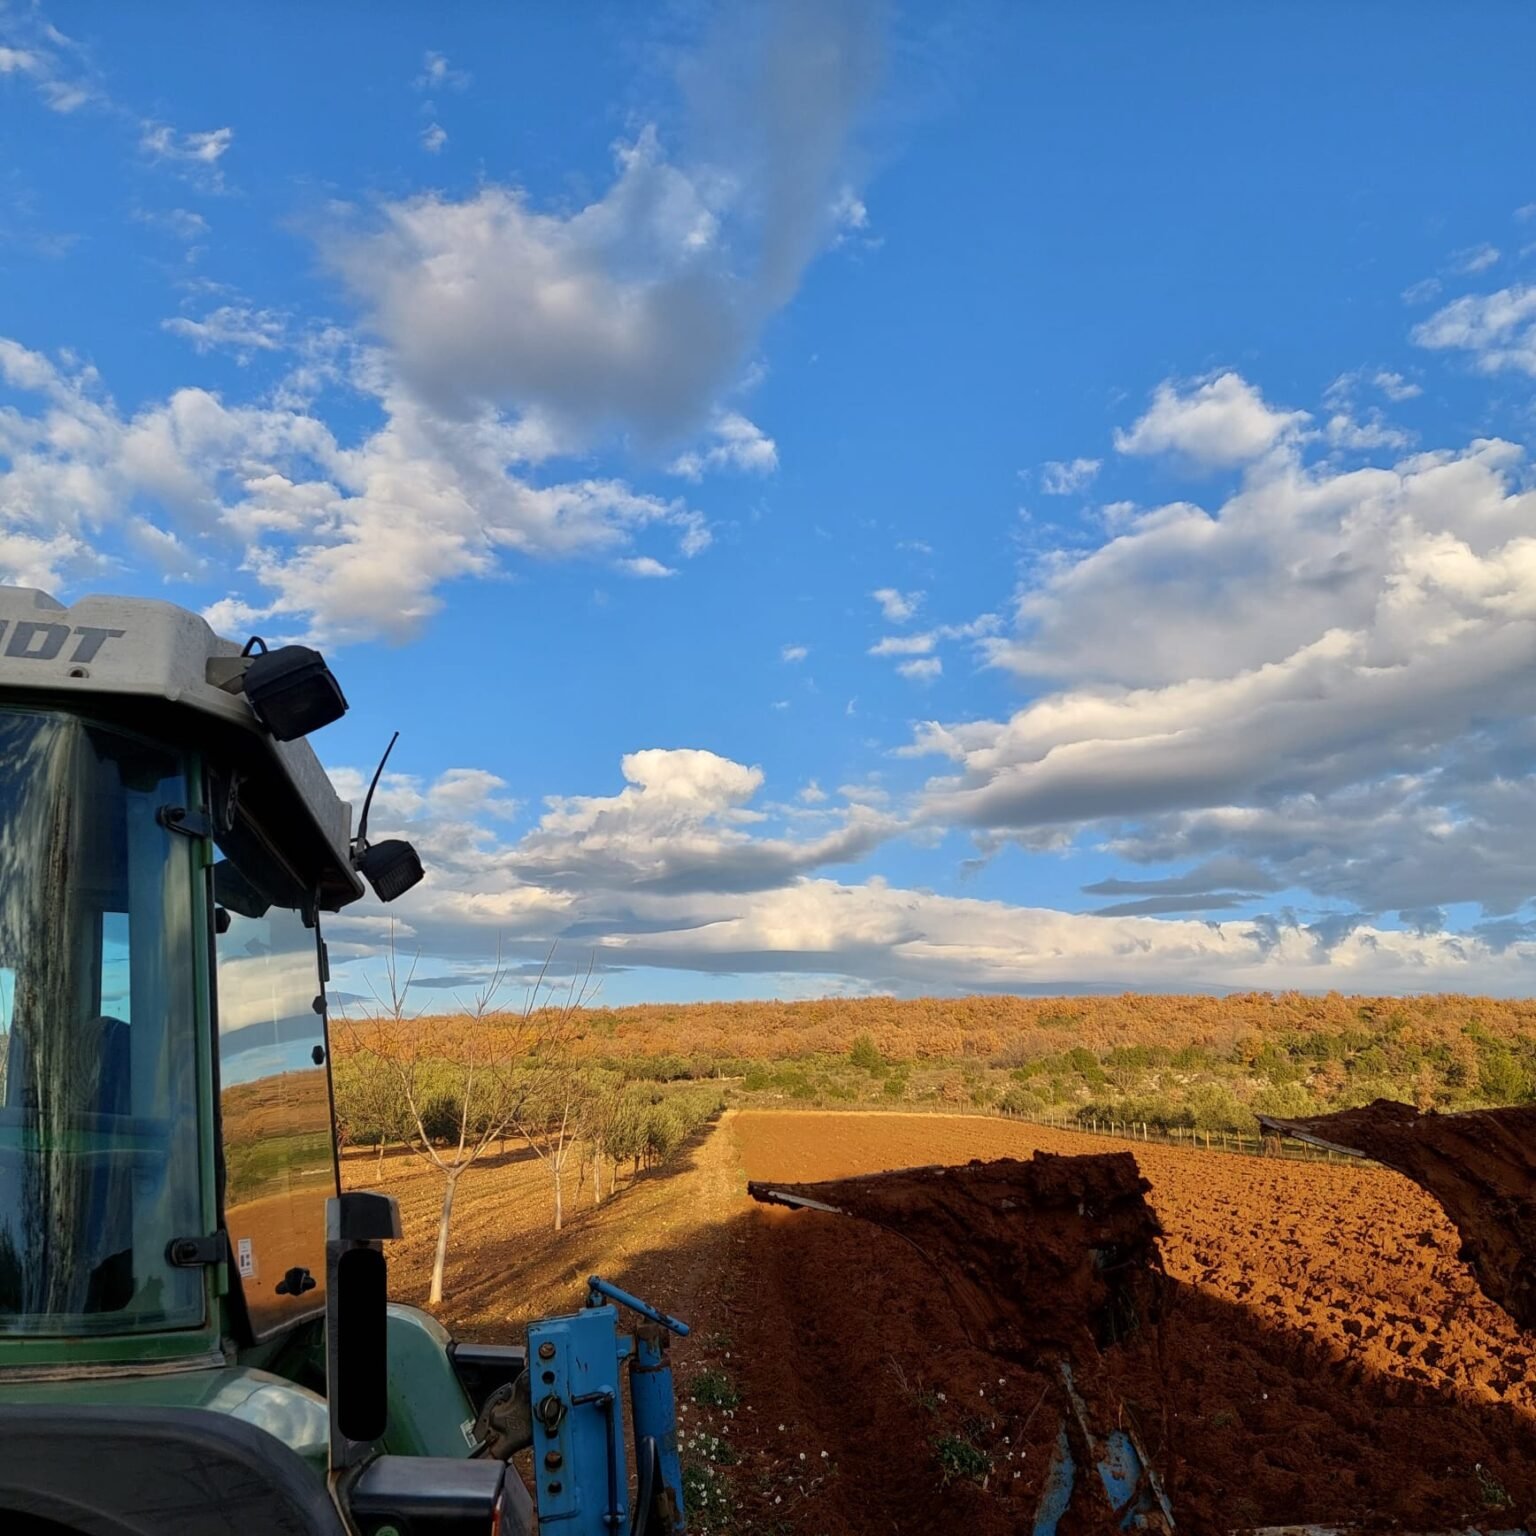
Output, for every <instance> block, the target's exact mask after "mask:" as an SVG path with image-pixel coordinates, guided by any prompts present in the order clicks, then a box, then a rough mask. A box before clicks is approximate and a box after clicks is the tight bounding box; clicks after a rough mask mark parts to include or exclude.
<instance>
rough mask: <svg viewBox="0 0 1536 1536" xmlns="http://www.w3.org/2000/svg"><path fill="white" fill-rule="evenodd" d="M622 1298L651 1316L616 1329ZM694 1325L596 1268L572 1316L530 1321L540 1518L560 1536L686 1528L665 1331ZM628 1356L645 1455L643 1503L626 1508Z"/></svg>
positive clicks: (633, 1409)
mask: <svg viewBox="0 0 1536 1536" xmlns="http://www.w3.org/2000/svg"><path fill="white" fill-rule="evenodd" d="M620 1306H623V1307H627V1308H629V1309H630V1310H631V1311H633V1312H637V1313H639V1314H640V1316H641V1317H642V1318H643V1319H644V1321H643V1322H641V1323H640V1324H639V1326H638V1327H636V1329H635V1330H634V1332H633V1333H621V1332H620V1331H619V1314H618V1308H619V1307H620ZM669 1332H670V1333H675V1334H678V1335H679V1336H680V1337H681V1336H686V1334H687V1332H688V1325H687V1324H686V1323H684V1322H680V1321H679V1320H678V1319H677V1318H675V1317H668V1316H667V1315H666V1314H665V1313H662V1312H658V1311H657V1310H656V1309H655V1308H654V1307H652V1306H650V1305H648V1304H647V1303H646V1302H643V1301H641V1300H640V1298H639V1297H638V1296H631V1295H630V1294H629V1293H628V1292H627V1291H621V1290H620V1289H619V1288H618V1287H617V1286H613V1285H609V1284H608V1282H607V1281H606V1280H604V1279H602V1278H601V1277H600V1276H598V1275H593V1276H592V1278H591V1279H590V1280H589V1281H588V1289H587V1304H586V1306H585V1307H584V1308H583V1310H582V1311H580V1312H575V1313H572V1314H570V1315H569V1316H566V1317H547V1318H544V1319H542V1320H541V1321H539V1322H536V1323H530V1324H529V1326H528V1380H529V1387H530V1392H529V1398H530V1402H531V1404H532V1408H533V1470H534V1491H535V1497H536V1500H537V1504H538V1511H539V1523H540V1526H541V1527H546V1526H547V1527H548V1528H550V1529H551V1530H553V1531H558V1532H560V1533H561V1536H624V1533H626V1532H629V1531H631V1530H632V1531H633V1532H634V1533H635V1536H640V1533H655V1532H656V1531H657V1530H658V1525H657V1524H656V1522H655V1519H654V1517H653V1512H659V1513H660V1516H661V1520H660V1525H659V1530H660V1531H662V1532H664V1533H665V1536H681V1532H682V1531H683V1529H684V1509H683V1475H682V1465H681V1461H680V1459H679V1455H678V1444H677V1403H676V1400H675V1398H674V1395H673V1386H672V1368H671V1366H670V1365H669V1364H668V1363H667V1348H666V1335H667V1334H668V1333H669ZM625 1361H629V1362H631V1364H630V1374H629V1395H630V1413H631V1418H632V1421H633V1424H634V1440H635V1452H636V1456H637V1457H638V1458H639V1467H638V1478H637V1481H638V1484H639V1501H638V1506H637V1509H636V1516H635V1521H634V1524H633V1526H631V1524H630V1514H629V1467H628V1460H627V1456H626V1451H625V1444H624V1404H623V1399H622V1397H621V1395H620V1384H621V1381H622V1378H623V1373H624V1363H625Z"/></svg>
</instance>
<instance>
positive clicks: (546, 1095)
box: [513, 956, 597, 1232]
mask: <svg viewBox="0 0 1536 1536" xmlns="http://www.w3.org/2000/svg"><path fill="white" fill-rule="evenodd" d="M595 959H596V957H595V956H592V957H589V959H588V961H587V969H586V972H585V974H580V973H573V974H572V976H571V984H570V987H569V988H568V989H567V991H566V995H565V997H564V999H563V1000H562V1001H561V1003H560V1004H559V1005H558V1007H549V1006H546V1007H545V1009H544V1010H542V1011H543V1013H544V1014H545V1015H549V1014H553V1015H554V1024H555V1027H554V1028H552V1029H547V1030H546V1032H545V1038H544V1040H543V1041H541V1043H540V1047H541V1048H540V1055H541V1056H542V1057H543V1059H544V1065H545V1067H546V1069H547V1071H546V1075H545V1077H544V1080H543V1081H542V1082H541V1083H540V1084H539V1085H538V1087H537V1088H536V1090H535V1091H534V1092H532V1093H530V1094H529V1095H528V1097H527V1098H525V1099H524V1100H523V1102H522V1104H521V1105H520V1107H519V1108H518V1109H517V1111H515V1112H514V1115H513V1123H514V1124H515V1125H516V1126H517V1129H518V1131H519V1133H520V1134H521V1135H522V1138H523V1140H524V1141H526V1142H527V1143H528V1145H529V1146H530V1147H531V1148H532V1149H533V1151H534V1153H535V1155H536V1156H537V1157H538V1158H539V1160H540V1162H542V1163H543V1164H544V1169H545V1171H546V1172H547V1173H548V1174H549V1177H550V1186H551V1191H552V1193H553V1195H554V1205H555V1211H554V1230H555V1231H556V1232H558V1231H559V1230H560V1229H561V1227H562V1226H564V1224H565V1174H566V1168H567V1165H568V1164H569V1162H570V1159H571V1154H572V1152H573V1151H575V1149H576V1147H577V1146H578V1145H579V1144H580V1142H581V1139H582V1137H583V1135H584V1134H585V1133H586V1130H587V1125H586V1119H587V1115H588V1113H589V1111H590V1108H591V1105H592V1102H593V1099H594V1098H595V1096H596V1084H595V1082H594V1080H593V1077H592V1074H591V1073H589V1072H584V1071H582V1070H581V1069H580V1068H578V1067H577V1066H576V1064H575V1063H574V1062H573V1061H572V1060H571V1059H570V1055H569V1045H570V1042H571V1037H572V1034H573V1031H572V1029H571V1027H570V1024H571V1020H572V1019H573V1018H574V1017H575V1016H576V1015H577V1014H578V1013H579V1012H580V1011H581V1010H582V1009H583V1008H585V1007H586V1006H587V1005H588V1004H589V1003H590V1002H591V1001H592V999H593V998H594V997H595V996H596V995H597V988H596V987H595V986H594V985H593V982H592V969H593V965H594V963H595ZM546 964H547V962H546Z"/></svg>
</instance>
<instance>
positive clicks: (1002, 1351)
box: [748, 1152, 1162, 1365]
mask: <svg viewBox="0 0 1536 1536" xmlns="http://www.w3.org/2000/svg"><path fill="white" fill-rule="evenodd" d="M1150 1187H1151V1186H1150V1185H1148V1183H1147V1181H1146V1180H1145V1179H1143V1178H1142V1176H1141V1172H1140V1170H1139V1169H1138V1168H1137V1166H1136V1159H1135V1158H1134V1157H1133V1156H1132V1155H1131V1154H1130V1153H1129V1152H1105V1153H1099V1154H1096V1155H1093V1156H1088V1157H1060V1156H1055V1155H1053V1154H1051V1153H1049V1152H1037V1153H1035V1155H1034V1156H1033V1157H1032V1158H1031V1159H1029V1161H1027V1162H1022V1161H1020V1160H1019V1159H1017V1158H1011V1157H1005V1158H999V1159H998V1160H996V1161H995V1162H982V1161H981V1160H980V1159H974V1160H972V1161H971V1162H970V1163H967V1164H965V1165H963V1166H960V1167H930V1168H905V1169H900V1170H897V1171H895V1172H892V1173H879V1174H870V1175H866V1176H864V1177H862V1178H854V1179H835V1180H831V1181H828V1182H821V1183H816V1184H775V1185H771V1186H770V1185H767V1184H761V1183H757V1184H751V1185H749V1186H748V1188H749V1190H750V1193H751V1194H752V1196H753V1197H754V1198H755V1199H758V1200H772V1199H773V1197H774V1196H775V1195H788V1196H791V1197H792V1198H799V1199H809V1200H812V1201H814V1202H816V1203H817V1204H819V1205H826V1206H831V1207H833V1208H834V1209H836V1210H837V1211H840V1212H842V1213H843V1214H844V1215H848V1216H856V1217H859V1218H860V1219H862V1220H864V1221H870V1222H873V1223H875V1224H876V1225H877V1226H881V1227H886V1228H888V1229H889V1230H890V1231H892V1232H895V1233H896V1234H897V1235H898V1236H900V1237H901V1238H903V1239H904V1240H905V1241H906V1242H907V1243H909V1244H910V1245H911V1246H912V1247H913V1248H914V1249H916V1250H917V1252H918V1253H919V1254H920V1255H921V1256H922V1258H923V1259H925V1260H926V1261H927V1263H928V1264H929V1265H930V1266H931V1268H932V1270H933V1272H934V1274H935V1276H936V1277H937V1278H938V1280H939V1281H940V1283H941V1284H942V1285H943V1286H944V1288H945V1290H946V1291H947V1292H948V1293H949V1295H950V1298H951V1300H952V1301H953V1302H954V1305H955V1309H956V1312H957V1314H958V1316H959V1320H960V1323H961V1326H962V1328H963V1329H964V1330H965V1333H966V1335H967V1337H968V1338H970V1340H971V1341H972V1343H973V1344H975V1345H976V1346H977V1347H978V1348H982V1349H986V1350H988V1351H989V1352H991V1353H992V1354H995V1355H999V1356H1001V1357H1002V1358H1004V1359H1006V1360H1011V1361H1014V1362H1016V1363H1017V1364H1020V1365H1033V1364H1035V1363H1036V1362H1037V1361H1038V1360H1039V1358H1040V1356H1041V1354H1042V1353H1043V1352H1045V1351H1049V1350H1059V1351H1065V1352H1071V1351H1073V1350H1074V1349H1076V1348H1080V1347H1081V1346H1082V1344H1083V1343H1085V1342H1091V1343H1092V1344H1093V1345H1102V1344H1108V1343H1112V1342H1114V1341H1115V1340H1116V1339H1117V1338H1119V1337H1121V1336H1122V1335H1124V1334H1126V1333H1128V1332H1130V1331H1133V1330H1134V1329H1135V1328H1136V1327H1137V1326H1138V1324H1140V1323H1142V1322H1150V1321H1153V1320H1155V1318H1156V1316H1157V1312H1158V1300H1159V1294H1160V1282H1161V1279H1162V1260H1161V1258H1160V1256H1159V1254H1158V1249H1157V1239H1158V1237H1159V1236H1160V1235H1161V1229H1160V1228H1159V1227H1158V1224H1157V1217H1156V1216H1154V1215H1153V1214H1152V1210H1151V1207H1150V1206H1148V1204H1147V1202H1146V1194H1147V1191H1148V1189H1149V1188H1150ZM1089 1352H1090V1353H1091V1352H1092V1351H1091V1350H1090V1351H1089Z"/></svg>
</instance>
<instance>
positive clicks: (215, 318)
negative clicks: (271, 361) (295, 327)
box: [160, 304, 287, 363]
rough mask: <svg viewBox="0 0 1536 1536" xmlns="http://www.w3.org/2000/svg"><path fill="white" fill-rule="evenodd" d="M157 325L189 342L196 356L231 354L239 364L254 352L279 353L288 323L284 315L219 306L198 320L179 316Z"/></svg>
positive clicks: (249, 308) (243, 307)
mask: <svg viewBox="0 0 1536 1536" xmlns="http://www.w3.org/2000/svg"><path fill="white" fill-rule="evenodd" d="M160 325H161V328H162V329H163V330H167V331H169V332H170V333H171V334H172V335H173V336H180V337H182V338H183V339H184V340H186V341H190V342H191V343H192V346H193V348H194V349H195V350H196V351H197V352H199V353H206V352H216V351H219V352H225V351H227V352H232V353H234V355H235V358H236V360H237V361H239V362H242V363H244V362H247V361H248V360H249V359H250V356H251V354H252V353H253V352H276V351H280V350H281V349H282V348H283V346H284V345H285V344H286V341H287V335H286V332H287V321H286V319H285V317H284V316H283V315H281V314H278V313H277V312H276V311H274V310H270V309H253V308H251V307H250V306H249V305H245V304H221V305H220V306H219V307H218V308H217V309H215V310H212V311H211V312H210V313H208V314H206V315H204V316H203V318H202V319H201V320H193V319H190V318H189V317H187V316H185V315H178V316H176V317H175V318H174V319H170V320H162V321H161V322H160Z"/></svg>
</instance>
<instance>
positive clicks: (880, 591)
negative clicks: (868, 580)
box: [869, 587, 923, 624]
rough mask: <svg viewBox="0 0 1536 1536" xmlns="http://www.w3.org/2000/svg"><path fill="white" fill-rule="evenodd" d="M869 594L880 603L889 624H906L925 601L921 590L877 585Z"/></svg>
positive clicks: (881, 610)
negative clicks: (903, 589)
mask: <svg viewBox="0 0 1536 1536" xmlns="http://www.w3.org/2000/svg"><path fill="white" fill-rule="evenodd" d="M869 595H870V596H871V597H872V598H874V600H875V601H876V602H877V603H879V605H880V612H881V613H882V614H883V615H884V617H885V620H886V622H887V623H888V624H905V623H906V622H907V620H908V619H910V618H912V617H913V616H914V615H915V614H916V613H917V610H918V609H919V608H920V607H921V606H922V602H923V594H922V593H921V592H899V591H897V589H896V588H895V587H877V588H876V589H875V590H874V591H873V592H871V593H870V594H869Z"/></svg>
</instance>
